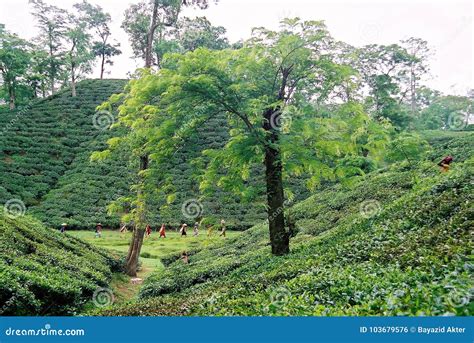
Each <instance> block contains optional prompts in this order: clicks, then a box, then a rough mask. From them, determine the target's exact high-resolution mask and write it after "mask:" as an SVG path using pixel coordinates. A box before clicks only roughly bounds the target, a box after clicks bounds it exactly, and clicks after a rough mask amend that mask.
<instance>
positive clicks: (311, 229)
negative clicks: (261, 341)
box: [103, 133, 474, 315]
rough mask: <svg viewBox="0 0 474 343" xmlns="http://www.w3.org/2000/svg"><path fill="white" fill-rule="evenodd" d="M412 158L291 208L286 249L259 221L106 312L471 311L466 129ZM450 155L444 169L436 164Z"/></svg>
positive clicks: (472, 163) (472, 170)
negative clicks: (277, 247) (277, 248)
mask: <svg viewBox="0 0 474 343" xmlns="http://www.w3.org/2000/svg"><path fill="white" fill-rule="evenodd" d="M434 137H436V138H435V139H430V141H431V142H432V150H431V151H430V152H429V153H428V154H427V155H426V158H425V159H423V160H418V161H412V162H411V163H409V162H408V161H404V162H401V163H397V164H395V165H392V166H390V167H388V168H386V169H383V170H378V171H376V172H372V173H370V174H368V175H366V176H365V177H364V178H362V179H361V180H360V181H359V182H358V183H357V184H356V185H354V186H352V187H351V188H347V187H344V186H342V185H337V186H335V187H331V188H328V189H325V190H323V191H321V192H320V193H319V194H316V195H314V196H312V197H310V198H308V199H307V200H305V201H303V202H300V203H299V204H297V205H295V206H294V207H293V208H292V209H291V213H290V214H291V216H292V217H293V219H294V221H295V223H296V227H297V230H298V233H297V234H296V235H295V236H294V237H293V238H292V239H291V253H290V254H289V255H287V256H282V257H275V256H272V255H271V253H270V247H269V246H268V237H267V235H268V233H267V230H268V229H267V227H266V225H265V224H260V225H257V226H255V227H253V228H251V229H250V230H248V231H246V232H244V233H242V234H241V235H239V236H238V237H235V238H233V239H230V240H228V241H227V242H225V243H222V244H220V245H216V246H212V247H210V248H208V249H203V250H201V251H199V252H197V253H195V254H193V255H192V256H191V257H190V264H189V265H185V264H183V263H182V262H181V261H175V262H173V261H169V260H168V261H167V262H168V263H169V265H168V266H167V268H166V269H165V271H164V272H163V271H160V272H159V273H156V274H154V275H152V276H151V277H149V278H148V279H147V280H146V282H145V284H144V286H143V288H142V289H141V292H140V296H141V298H142V301H141V302H139V303H138V304H135V303H133V304H129V305H121V306H119V307H117V308H113V309H110V310H107V311H104V312H103V313H104V314H108V315H446V314H457V315H467V314H470V315H472V314H473V313H474V309H473V307H472V301H471V300H472V279H471V277H470V276H471V275H472V274H471V273H472V264H471V261H472V260H471V258H472V249H473V246H472V236H471V234H472V228H473V227H474V208H473V206H472V200H473V194H474V192H473V183H472V180H473V174H474V159H473V156H472V146H473V143H474V135H473V134H463V133H459V134H456V135H451V136H444V135H442V134H440V133H436V134H435V135H434ZM446 154H452V155H453V156H454V158H455V161H456V162H455V163H454V164H453V166H452V169H451V170H450V172H449V173H440V171H439V169H438V168H437V167H436V163H434V162H437V161H438V160H439V159H440V158H442V157H443V156H445V155H446Z"/></svg>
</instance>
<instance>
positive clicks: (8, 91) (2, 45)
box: [0, 24, 31, 108]
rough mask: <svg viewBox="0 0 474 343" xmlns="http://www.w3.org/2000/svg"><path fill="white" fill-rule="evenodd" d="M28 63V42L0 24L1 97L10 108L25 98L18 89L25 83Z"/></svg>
mask: <svg viewBox="0 0 474 343" xmlns="http://www.w3.org/2000/svg"><path fill="white" fill-rule="evenodd" d="M29 64H30V52H29V44H28V42H27V41H25V40H23V39H21V38H19V37H18V36H17V35H15V34H12V33H9V32H8V31H6V30H5V26H4V25H3V24H0V75H1V80H2V86H3V88H4V94H5V95H4V96H3V99H4V100H6V101H7V102H9V103H10V108H14V107H15V105H16V104H17V103H18V102H21V100H22V98H25V96H21V95H22V94H21V91H20V89H21V86H22V85H23V86H25V85H27V80H26V77H25V74H26V70H27V68H28V66H29ZM28 95H30V96H31V94H28ZM17 96H18V97H19V99H17Z"/></svg>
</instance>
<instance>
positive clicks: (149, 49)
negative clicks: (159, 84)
mask: <svg viewBox="0 0 474 343" xmlns="http://www.w3.org/2000/svg"><path fill="white" fill-rule="evenodd" d="M157 18H158V1H154V2H153V14H152V16H151V22H150V27H149V28H148V32H147V35H146V48H145V68H150V67H151V66H152V65H153V37H154V35H155V30H156V21H157Z"/></svg>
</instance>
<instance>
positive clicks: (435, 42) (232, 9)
mask: <svg viewBox="0 0 474 343" xmlns="http://www.w3.org/2000/svg"><path fill="white" fill-rule="evenodd" d="M45 1H46V2H47V3H50V4H54V5H57V6H59V7H63V8H71V7H72V4H74V3H76V2H80V0H45ZM89 2H91V3H94V4H99V5H101V6H102V7H103V8H104V9H105V10H106V11H107V12H109V13H110V14H111V15H112V18H113V23H112V25H111V28H112V35H113V37H114V38H115V39H116V40H117V41H119V42H120V43H121V49H122V51H123V55H121V56H118V57H115V59H114V61H115V64H114V66H113V67H112V68H110V67H109V70H110V69H111V73H110V74H109V75H108V76H107V77H111V78H124V77H126V75H127V73H128V72H131V71H133V70H135V68H136V67H137V66H141V65H142V64H143V62H141V61H135V60H133V59H132V58H131V56H132V51H131V48H130V45H129V43H128V37H127V35H126V33H125V32H124V31H123V30H122V29H121V28H120V24H121V22H122V19H123V13H124V11H125V9H126V8H127V7H128V6H129V5H130V4H132V3H137V2H139V0H89ZM0 9H1V12H0V23H3V24H5V25H6V27H7V29H8V30H10V31H13V32H15V33H18V34H19V35H20V36H22V37H24V38H28V39H29V38H33V37H34V36H35V35H36V33H37V30H36V28H35V22H34V18H33V17H32V16H31V14H30V11H31V6H30V5H28V0H0ZM183 15H185V16H196V15H200V16H206V17H207V18H208V19H209V20H210V21H211V23H212V24H213V25H221V26H224V27H225V28H226V29H227V36H228V37H229V39H230V41H231V42H233V41H236V40H238V39H240V38H244V39H245V38H247V37H249V35H250V30H251V28H252V27H256V26H265V27H268V28H277V26H278V22H279V20H280V19H282V18H285V17H294V16H298V17H301V18H304V19H315V20H324V21H325V22H326V25H327V26H328V28H329V31H330V32H331V34H332V35H333V36H334V37H335V38H336V39H338V40H342V41H345V42H347V43H349V44H352V45H355V46H361V45H364V44H369V43H378V44H389V43H396V42H398V41H399V40H401V39H405V38H408V37H420V38H422V39H425V40H426V41H428V43H429V44H430V46H431V47H432V49H433V50H434V52H435V55H434V57H433V59H432V60H431V69H432V75H433V76H432V78H431V79H429V80H427V84H428V85H429V86H430V87H433V88H435V89H438V90H441V91H443V92H445V93H452V94H454V93H455V94H465V93H466V92H467V90H468V89H470V88H474V84H473V79H474V76H473V57H474V51H473V23H472V18H473V2H472V0H451V1H450V0H438V1H437V0H411V1H409V0H397V1H395V0H378V1H376V0H372V1H368V0H332V1H330V0H312V1H311V0H253V1H252V0H220V1H219V3H218V4H217V5H216V4H212V5H211V6H210V8H208V9H207V10H203V11H202V10H190V9H186V10H185V11H184V12H183ZM98 74H99V73H98V71H97V70H96V71H95V72H94V74H93V75H92V76H91V77H98Z"/></svg>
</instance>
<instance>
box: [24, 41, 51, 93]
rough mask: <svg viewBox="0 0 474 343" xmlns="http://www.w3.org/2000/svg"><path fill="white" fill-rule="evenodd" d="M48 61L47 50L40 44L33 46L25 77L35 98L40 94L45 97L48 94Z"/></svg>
mask: <svg viewBox="0 0 474 343" xmlns="http://www.w3.org/2000/svg"><path fill="white" fill-rule="evenodd" d="M48 61H49V58H48V52H47V51H45V50H43V48H42V47H40V46H33V48H32V50H31V63H30V68H29V69H28V75H27V79H28V83H29V85H30V87H31V90H32V92H33V97H35V98H36V97H39V96H40V95H41V97H43V98H45V97H46V96H47V94H48V90H47V83H48V76H47V71H48V66H49V65H48Z"/></svg>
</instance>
